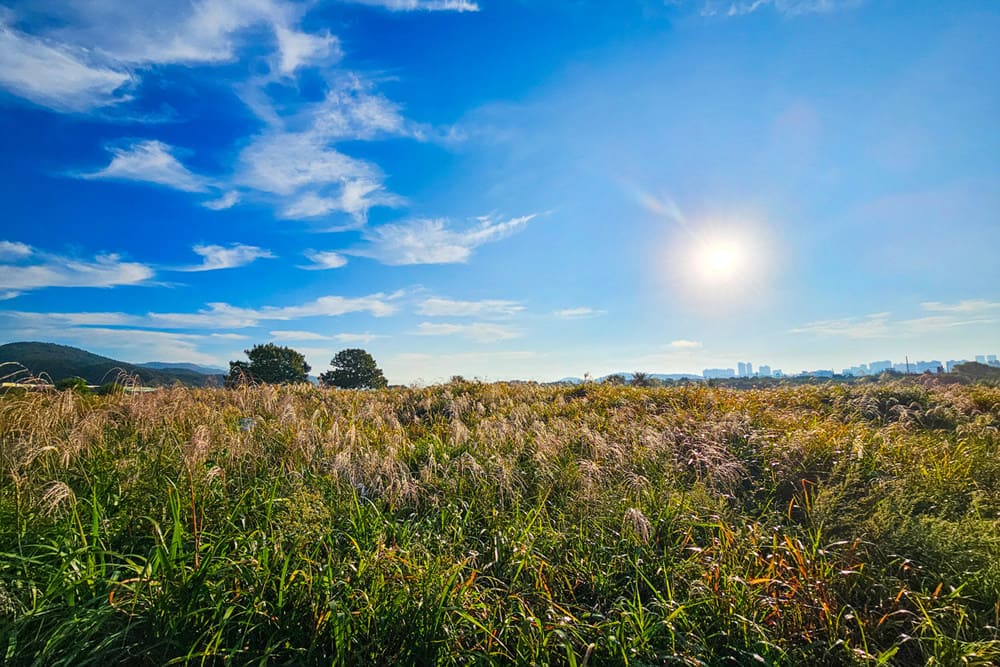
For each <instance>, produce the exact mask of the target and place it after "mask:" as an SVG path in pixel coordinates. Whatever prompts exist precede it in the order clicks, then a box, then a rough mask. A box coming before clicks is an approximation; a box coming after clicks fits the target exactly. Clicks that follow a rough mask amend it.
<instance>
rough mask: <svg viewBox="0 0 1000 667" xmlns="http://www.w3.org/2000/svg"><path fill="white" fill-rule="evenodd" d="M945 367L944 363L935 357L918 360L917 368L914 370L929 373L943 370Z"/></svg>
mask: <svg viewBox="0 0 1000 667" xmlns="http://www.w3.org/2000/svg"><path fill="white" fill-rule="evenodd" d="M943 368H944V364H942V363H941V362H940V361H938V360H937V359H935V360H933V361H918V362H917V364H916V369H915V371H914V372H916V373H927V372H930V373H937V372H938V371H940V370H942V369H943Z"/></svg>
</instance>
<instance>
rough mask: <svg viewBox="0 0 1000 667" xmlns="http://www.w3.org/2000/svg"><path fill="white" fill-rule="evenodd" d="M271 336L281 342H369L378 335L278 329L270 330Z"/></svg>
mask: <svg viewBox="0 0 1000 667" xmlns="http://www.w3.org/2000/svg"><path fill="white" fill-rule="evenodd" d="M270 334H271V338H273V339H274V340H276V341H281V342H297V341H317V340H331V341H336V342H338V343H370V342H372V341H373V340H375V339H376V338H379V336H377V335H375V334H372V333H336V334H321V333H316V332H314V331H296V330H278V331H272V332H270Z"/></svg>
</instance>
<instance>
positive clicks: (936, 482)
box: [0, 383, 1000, 665]
mask: <svg viewBox="0 0 1000 667" xmlns="http://www.w3.org/2000/svg"><path fill="white" fill-rule="evenodd" d="M998 429H1000V390H997V389H994V388H989V387H982V386H976V387H961V386H955V387H948V388H930V389H928V388H924V387H922V386H919V385H917V384H887V385H874V386H867V387H854V388H847V387H835V386H829V387H822V386H818V387H799V388H776V389H770V390H754V391H746V392H736V391H729V390H723V389H713V388H706V387H687V388H676V389H635V388H628V387H606V386H596V385H586V386H582V387H579V388H573V389H566V388H543V387H533V386H524V385H480V384H472V383H457V384H452V385H448V386H444V387H435V388H430V389H406V390H387V391H380V392H347V391H322V390H316V389H312V388H308V387H296V388H273V387H262V388H255V389H243V390H189V389H172V390H167V391H163V392H159V393H156V394H135V395H116V396H106V397H93V396H76V395H74V394H72V393H70V392H65V393H61V394H32V395H25V396H20V397H17V396H6V397H2V398H0V473H2V475H3V477H2V481H0V663H4V664H11V665H21V664H38V665H86V664H102V663H103V664H120V663H128V664H149V665H159V664H166V663H170V662H173V663H175V664H179V663H195V664H201V663H205V664H224V663H228V662H231V663H234V664H316V665H319V664H323V665H327V664H392V663H396V664H467V663H511V662H514V663H521V664H530V663H536V664H571V665H573V664H575V665H581V664H585V663H586V664H592V665H599V664H626V663H628V664H650V663H652V664H661V663H678V664H692V665H698V664H740V665H742V664H753V663H755V662H757V663H762V664H788V665H799V664H900V665H909V664H924V663H926V662H928V661H930V660H932V659H933V660H934V661H935V664H960V663H965V664H991V663H993V662H996V661H998V660H1000V635H998V631H997V626H998V616H1000V603H998V600H1000V538H998V535H1000V452H998V445H1000V434H998Z"/></svg>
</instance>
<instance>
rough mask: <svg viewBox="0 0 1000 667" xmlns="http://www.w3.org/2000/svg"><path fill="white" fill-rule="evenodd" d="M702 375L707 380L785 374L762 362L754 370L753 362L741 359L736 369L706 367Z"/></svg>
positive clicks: (777, 376) (778, 376)
mask: <svg viewBox="0 0 1000 667" xmlns="http://www.w3.org/2000/svg"><path fill="white" fill-rule="evenodd" d="M702 377H704V378H705V379H706V380H727V379H731V378H780V377H784V375H783V374H782V372H781V369H775V370H773V371H772V370H771V367H770V366H768V365H767V364H761V365H760V366H758V367H757V371H756V372H754V370H753V364H752V363H751V362H749V361H741V362H739V363H738V364H736V370H733V369H732V368H706V369H705V370H704V371H702Z"/></svg>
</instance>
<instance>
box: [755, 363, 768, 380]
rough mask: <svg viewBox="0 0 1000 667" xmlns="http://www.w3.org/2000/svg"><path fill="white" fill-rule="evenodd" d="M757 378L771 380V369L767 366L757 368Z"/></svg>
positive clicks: (762, 365)
mask: <svg viewBox="0 0 1000 667" xmlns="http://www.w3.org/2000/svg"><path fill="white" fill-rule="evenodd" d="M757 377H762V378H769V377H771V367H770V366H767V365H765V364H761V365H760V366H758V367H757Z"/></svg>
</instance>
